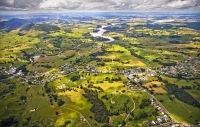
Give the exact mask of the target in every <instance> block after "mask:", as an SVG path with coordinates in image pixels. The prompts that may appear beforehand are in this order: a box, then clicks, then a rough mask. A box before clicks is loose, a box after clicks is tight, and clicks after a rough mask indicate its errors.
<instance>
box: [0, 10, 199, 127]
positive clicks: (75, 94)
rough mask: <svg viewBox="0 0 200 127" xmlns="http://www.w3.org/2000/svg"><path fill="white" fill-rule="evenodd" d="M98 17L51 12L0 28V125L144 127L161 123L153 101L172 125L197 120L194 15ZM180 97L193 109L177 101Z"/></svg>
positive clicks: (196, 52)
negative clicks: (168, 115)
mask: <svg viewBox="0 0 200 127" xmlns="http://www.w3.org/2000/svg"><path fill="white" fill-rule="evenodd" d="M50 15H51V14H50ZM64 15H65V14H63V17H65V16H64ZM66 15H67V14H66ZM97 15H99V16H97ZM106 15H107V14H105V13H102V14H100V13H91V15H88V16H86V17H85V13H80V15H78V16H76V14H74V13H72V14H71V15H70V16H66V17H65V18H63V17H62V19H59V18H58V17H59V14H58V15H56V18H55V19H54V18H53V17H52V19H51V18H50V19H48V18H47V19H46V18H45V20H44V21H43V20H41V21H40V20H39V19H38V20H39V21H34V22H32V20H33V19H30V20H27V24H23V23H22V24H23V25H22V26H19V27H17V28H15V25H20V24H15V25H10V26H7V27H5V28H3V29H1V28H0V50H1V52H0V104H1V108H0V126H1V125H2V126H3V124H5V123H4V122H6V121H9V120H10V119H12V116H13V117H14V118H13V119H12V120H11V121H15V120H16V121H18V123H13V124H12V125H11V126H17V124H18V126H20V127H21V126H28V127H29V126H30V127H31V126H38V127H43V126H55V127H64V126H70V127H95V126H97V127H106V126H112V127H116V126H124V127H147V126H148V124H152V121H153V120H154V121H156V122H157V121H158V120H156V119H157V118H158V117H163V118H164V115H162V113H161V111H160V110H158V111H157V109H156V108H155V107H154V106H153V104H155V103H157V102H156V101H155V100H153V101H154V102H155V103H154V102H153V101H152V98H154V97H156V98H157V100H158V101H159V102H160V103H161V104H162V105H163V106H164V107H165V108H166V110H167V111H168V112H169V113H170V114H171V115H172V116H173V118H174V119H175V120H176V121H178V122H180V123H182V122H184V123H189V124H192V125H195V124H196V122H195V120H200V116H199V114H200V109H199V107H198V103H200V92H199V89H200V84H199V82H200V79H199V76H200V74H199V72H200V71H199V69H200V66H199V63H200V59H199V51H200V43H199V42H200V33H199V30H198V29H196V28H194V27H193V25H194V24H196V23H198V22H197V21H198V20H197V19H193V18H194V17H195V16H196V15H195V16H193V17H192V18H191V17H189V18H188V17H187V18H186V19H187V20H183V19H179V18H180V17H179V18H178V17H177V15H176V16H172V15H168V16H167V19H168V18H172V19H173V18H175V17H176V18H177V20H175V21H176V22H162V23H161V22H159V21H160V18H164V17H160V16H158V17H145V16H144V17H143V16H142V17H140V16H139V17H137V16H133V15H131V13H128V15H124V16H122V17H119V14H117V15H115V14H114V13H113V14H112V15H108V16H106ZM38 16H39V15H38ZM51 16H53V15H51ZM178 16H179V15H178ZM36 17H37V16H36ZM44 17H46V16H44ZM47 17H48V16H47ZM9 18H10V17H9ZM182 18H183V17H182ZM42 19H43V18H42ZM15 20H17V21H18V20H19V19H15ZM24 20H26V19H24ZM24 20H23V21H24ZM34 20H36V19H34ZM9 21H10V20H8V21H6V22H7V24H9V23H10V22H9ZM20 21H21V20H19V22H20ZM157 21H158V22H157ZM21 22H22V21H21ZM21 22H20V23H21ZM156 22H157V23H156ZM1 23H2V22H0V25H1ZM190 23H191V24H192V25H190ZM102 25H103V26H102ZM13 27H14V28H15V29H12V28H13ZM97 28H99V29H101V30H102V31H103V32H102V31H98V29H97ZM97 32H102V36H98V37H93V36H92V35H91V33H97ZM99 35H100V34H99ZM103 36H104V37H103ZM105 36H107V37H108V38H109V37H110V38H112V39H113V40H112V39H108V38H106V37H105ZM169 84H173V85H177V87H176V88H174V89H172V90H171V89H170V88H173V86H172V87H170V88H169V87H167V85H169ZM140 85H141V86H140ZM169 89H170V90H171V91H170V90H169ZM177 91H178V92H179V93H178V94H177V93H176V92H177ZM177 95H178V97H179V96H180V97H179V100H178V99H177V98H178V97H177ZM189 95H191V97H190V96H189ZM185 96H186V97H185ZM187 97H190V99H191V100H192V99H193V100H192V101H193V102H195V100H196V101H197V102H195V105H194V104H191V103H190V105H189V104H187V103H184V102H183V101H185V100H182V101H180V100H181V99H180V98H186V99H187ZM186 102H187V101H186ZM160 103H157V104H158V105H160V106H161V107H162V105H161V104H160ZM192 105H194V106H196V107H194V106H192ZM166 114H167V113H166ZM102 116H103V117H102ZM100 118H101V119H100ZM104 118H106V119H104ZM107 118H108V119H107ZM166 121H167V120H166ZM6 124H9V123H6ZM158 124H159V123H157V124H155V126H159V125H158Z"/></svg>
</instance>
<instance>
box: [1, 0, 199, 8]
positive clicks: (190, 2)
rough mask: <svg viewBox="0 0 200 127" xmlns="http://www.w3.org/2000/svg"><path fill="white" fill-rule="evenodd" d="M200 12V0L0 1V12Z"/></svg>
mask: <svg viewBox="0 0 200 127" xmlns="http://www.w3.org/2000/svg"><path fill="white" fill-rule="evenodd" d="M7 10H8V11H23V10H26V11H35V10H37V11H45V10H53V11H55V10H57V11H65V10H66V11H78V10H86V11H93V10H96V11H116V10H123V11H170V10H197V11H200V0H0V11H7Z"/></svg>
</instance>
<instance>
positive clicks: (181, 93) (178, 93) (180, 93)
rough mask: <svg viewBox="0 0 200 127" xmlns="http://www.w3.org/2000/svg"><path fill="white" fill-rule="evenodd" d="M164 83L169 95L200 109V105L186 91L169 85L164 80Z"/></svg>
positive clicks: (174, 85)
mask: <svg viewBox="0 0 200 127" xmlns="http://www.w3.org/2000/svg"><path fill="white" fill-rule="evenodd" d="M163 82H164V83H165V85H166V88H167V90H168V93H169V94H173V95H174V96H175V97H176V98H177V99H178V100H180V101H182V102H185V103H187V104H190V105H193V106H194V107H198V108H200V103H199V102H198V101H197V100H196V99H195V98H193V97H192V96H191V95H190V94H189V93H187V92H186V91H185V90H184V89H181V88H179V87H178V86H177V85H176V84H172V83H169V82H168V81H166V80H163Z"/></svg>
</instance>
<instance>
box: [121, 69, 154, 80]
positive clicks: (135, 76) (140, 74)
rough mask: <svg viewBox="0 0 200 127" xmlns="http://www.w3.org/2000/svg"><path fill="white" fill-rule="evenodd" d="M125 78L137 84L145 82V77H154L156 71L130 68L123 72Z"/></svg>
mask: <svg viewBox="0 0 200 127" xmlns="http://www.w3.org/2000/svg"><path fill="white" fill-rule="evenodd" d="M123 73H124V75H125V77H127V78H129V79H130V80H132V81H134V82H136V83H138V82H141V81H146V80H147V77H152V76H155V74H156V71H155V70H152V69H145V70H141V69H140V68H132V69H128V70H126V69H125V70H124V71H123Z"/></svg>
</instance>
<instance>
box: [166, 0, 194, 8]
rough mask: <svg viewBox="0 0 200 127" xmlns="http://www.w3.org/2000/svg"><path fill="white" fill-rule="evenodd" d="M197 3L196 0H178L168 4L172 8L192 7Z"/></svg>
mask: <svg viewBox="0 0 200 127" xmlns="http://www.w3.org/2000/svg"><path fill="white" fill-rule="evenodd" d="M195 4H196V1H194V0H187V1H186V0H185V1H182V0H177V1H172V2H170V3H168V4H167V6H168V7H171V8H185V7H192V6H194V5H195Z"/></svg>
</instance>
